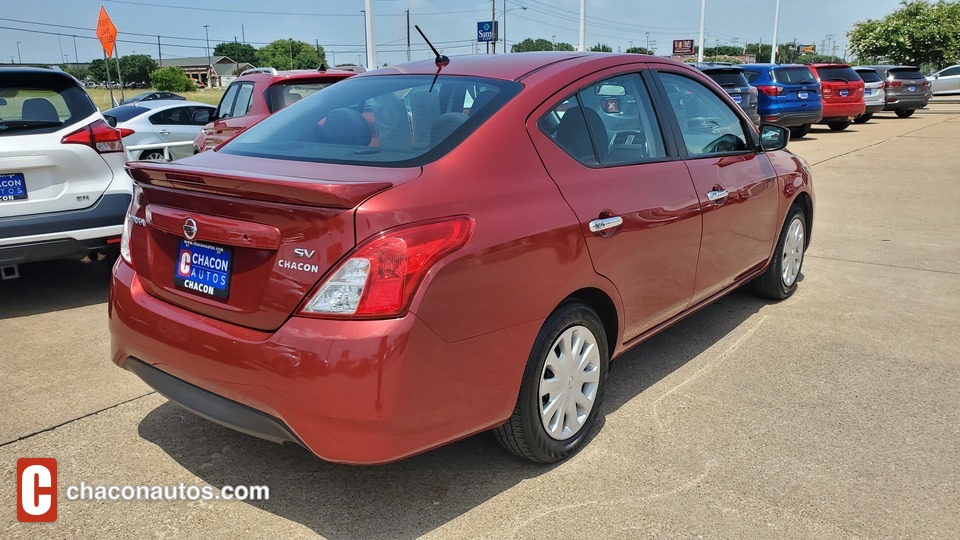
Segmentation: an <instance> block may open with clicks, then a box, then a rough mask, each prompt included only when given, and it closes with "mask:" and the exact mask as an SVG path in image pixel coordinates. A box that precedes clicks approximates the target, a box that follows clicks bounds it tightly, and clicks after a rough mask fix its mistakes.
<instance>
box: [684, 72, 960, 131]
mask: <svg viewBox="0 0 960 540" xmlns="http://www.w3.org/2000/svg"><path fill="white" fill-rule="evenodd" d="M694 66H695V67H697V68H698V69H700V70H701V71H703V72H704V73H706V74H707V75H708V76H709V77H710V78H712V79H713V80H714V81H716V82H717V83H718V84H720V86H722V87H724V89H725V90H727V92H728V93H729V94H730V95H731V97H733V98H734V101H736V102H737V104H739V105H740V106H741V107H742V108H743V109H744V111H746V112H747V114H749V115H750V117H751V118H752V119H753V120H754V123H757V124H759V123H760V122H761V121H762V122H770V123H775V124H779V125H781V126H784V127H788V128H790V131H791V134H792V135H793V137H794V138H800V137H803V136H805V135H806V134H807V133H809V131H810V129H811V127H812V126H813V125H814V124H826V125H827V126H829V127H830V129H832V130H834V131H842V130H844V129H846V128H847V127H848V126H849V125H850V124H851V122H856V123H865V122H868V121H869V120H870V119H871V118H872V117H873V115H874V114H876V113H878V112H880V111H893V112H894V113H896V115H897V116H899V117H901V118H906V117H908V116H910V115H912V114H913V113H914V111H916V109H919V108H922V107H925V106H926V104H927V102H928V101H929V100H930V97H931V95H933V84H932V83H931V82H930V81H928V80H927V78H925V77H924V76H923V75H922V74H921V73H920V71H919V70H918V69H917V68H915V67H911V66H857V67H855V68H854V67H852V66H850V65H849V64H837V63H830V64H826V63H822V64H809V65H800V64H743V65H739V66H733V65H728V64H694ZM956 67H957V68H958V75H960V66H956ZM951 73H953V72H952V71H950V68H948V69H946V70H944V71H943V72H940V75H937V77H935V78H934V80H938V81H940V84H941V86H940V88H947V86H946V85H947V84H950V77H951V76H952V75H950V74H951ZM740 77H742V78H743V79H744V80H745V81H746V83H747V84H749V85H751V86H752V87H753V88H755V89H756V98H757V99H756V101H754V100H753V99H752V96H749V95H747V94H746V93H745V92H744V91H743V89H742V88H739V84H738V82H739V81H738V79H739V78H740ZM941 79H942V80H941ZM958 80H960V77H958ZM958 89H960V86H958Z"/></svg>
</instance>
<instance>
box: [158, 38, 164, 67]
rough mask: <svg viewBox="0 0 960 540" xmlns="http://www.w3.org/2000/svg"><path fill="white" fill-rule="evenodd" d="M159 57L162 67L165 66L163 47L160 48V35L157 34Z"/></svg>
mask: <svg viewBox="0 0 960 540" xmlns="http://www.w3.org/2000/svg"><path fill="white" fill-rule="evenodd" d="M157 58H158V59H159V60H160V67H163V49H161V48H160V36H157Z"/></svg>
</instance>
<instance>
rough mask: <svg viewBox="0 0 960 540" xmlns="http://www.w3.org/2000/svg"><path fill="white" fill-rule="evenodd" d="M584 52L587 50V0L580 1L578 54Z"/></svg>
mask: <svg viewBox="0 0 960 540" xmlns="http://www.w3.org/2000/svg"><path fill="white" fill-rule="evenodd" d="M554 41H556V40H554ZM554 48H556V45H554ZM586 50H587V0H580V52H584V51H586Z"/></svg>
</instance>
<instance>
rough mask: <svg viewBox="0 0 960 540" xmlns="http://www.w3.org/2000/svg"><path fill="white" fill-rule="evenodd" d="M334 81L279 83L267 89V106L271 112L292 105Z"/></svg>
mask: <svg viewBox="0 0 960 540" xmlns="http://www.w3.org/2000/svg"><path fill="white" fill-rule="evenodd" d="M335 82H336V81H324V82H309V83H294V82H287V83H279V84H275V85H273V86H271V87H270V88H269V89H268V90H267V107H268V108H269V109H270V112H271V113H275V112H277V111H279V110H280V109H282V108H284V107H287V106H289V105H292V104H294V103H296V102H298V101H300V100H301V99H303V98H305V97H307V96H310V95H313V93H314V92H317V91H320V90H322V89H324V88H326V87H328V86H330V85H331V84H333V83H335Z"/></svg>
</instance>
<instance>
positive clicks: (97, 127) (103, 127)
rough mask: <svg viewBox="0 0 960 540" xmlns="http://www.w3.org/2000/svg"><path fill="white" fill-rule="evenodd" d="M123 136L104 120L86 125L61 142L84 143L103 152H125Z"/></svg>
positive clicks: (66, 136)
mask: <svg viewBox="0 0 960 540" xmlns="http://www.w3.org/2000/svg"><path fill="white" fill-rule="evenodd" d="M122 138H123V137H122V136H121V134H120V130H118V129H116V128H113V127H110V125H109V124H107V123H106V122H104V121H103V120H97V121H96V122H94V123H92V124H90V125H88V126H84V127H82V128H80V129H78V130H77V131H74V132H73V133H71V134H69V135H65V136H64V137H63V139H60V143H61V144H83V145H86V146H89V147H90V148H93V149H94V150H96V151H97V152H99V153H101V154H106V153H108V152H123V141H122V140H121V139H122Z"/></svg>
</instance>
